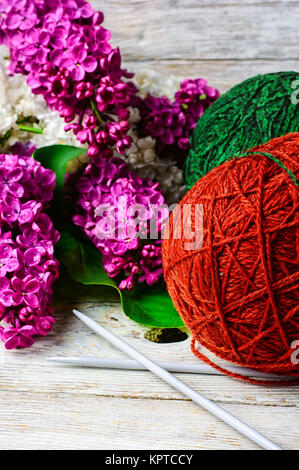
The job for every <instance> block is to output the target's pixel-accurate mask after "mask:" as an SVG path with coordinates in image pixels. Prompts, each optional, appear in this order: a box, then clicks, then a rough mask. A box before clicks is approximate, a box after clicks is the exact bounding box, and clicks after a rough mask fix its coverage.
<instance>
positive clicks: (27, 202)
mask: <svg viewBox="0 0 299 470" xmlns="http://www.w3.org/2000/svg"><path fill="white" fill-rule="evenodd" d="M0 167H1V186H0V321H4V322H5V323H6V324H8V326H6V327H3V326H0V338H1V339H2V340H3V341H4V343H5V347H6V348H7V349H13V348H16V347H29V346H31V345H32V344H33V342H34V336H37V335H45V334H48V333H49V332H50V331H51V329H52V326H53V323H54V322H55V320H54V317H53V310H52V308H51V307H50V303H51V302H52V296H53V283H54V281H55V280H56V279H57V277H58V261H57V260H56V259H55V258H54V257H53V255H54V244H55V243H56V242H57V241H58V239H59V234H58V232H57V231H56V230H55V229H54V227H53V223H52V221H51V220H50V218H49V216H48V215H47V214H46V213H45V212H44V210H45V209H46V208H47V203H48V201H50V200H51V199H52V197H53V189H54V186H55V175H54V173H53V172H52V171H50V170H47V169H45V168H43V167H42V166H41V165H40V163H39V162H37V161H36V160H34V159H33V158H31V157H28V156H18V155H8V154H0ZM12 185H14V186H12ZM16 185H17V186H16ZM12 187H13V188H14V189H15V192H13V191H12Z"/></svg>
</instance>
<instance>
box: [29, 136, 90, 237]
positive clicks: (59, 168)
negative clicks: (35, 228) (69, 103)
mask: <svg viewBox="0 0 299 470" xmlns="http://www.w3.org/2000/svg"><path fill="white" fill-rule="evenodd" d="M85 152H86V149H83V148H79V147H72V146H71V145H49V146H48V147H41V148H38V149H37V150H35V152H34V154H33V158H35V160H38V161H39V162H40V163H41V164H42V165H43V166H44V167H45V168H49V169H50V170H53V171H54V173H55V174H56V187H55V191H54V197H53V202H52V204H51V206H52V213H51V216H52V217H53V220H54V222H55V225H56V226H58V225H60V224H61V222H62V221H63V220H64V213H63V210H64V209H63V208H64V183H65V173H66V166H67V164H68V162H69V161H70V160H73V158H76V157H79V156H80V155H82V154H83V153H85ZM59 228H60V227H59Z"/></svg>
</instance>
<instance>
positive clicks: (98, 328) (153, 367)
mask: <svg viewBox="0 0 299 470" xmlns="http://www.w3.org/2000/svg"><path fill="white" fill-rule="evenodd" d="M73 312H74V314H75V315H76V316H77V317H78V318H79V319H80V320H82V321H83V323H85V324H86V325H87V326H88V327H89V328H91V329H92V330H94V331H95V332H96V333H98V334H99V335H100V336H102V337H103V338H105V339H106V340H108V341H109V342H110V343H112V344H114V346H116V347H118V348H119V349H121V351H123V352H125V353H126V354H128V356H130V357H132V358H133V359H135V360H136V361H138V362H139V363H140V364H142V365H143V366H144V367H146V368H147V369H148V370H150V371H151V372H153V373H154V374H155V375H157V376H158V377H160V378H161V379H163V380H165V382H167V383H168V384H169V385H172V386H173V387H174V388H175V389H176V390H178V391H179V392H181V393H182V394H183V395H186V396H187V397H188V398H190V399H191V400H193V401H194V402H195V403H197V404H198V405H200V406H201V407H202V408H204V409H205V410H207V411H210V413H212V414H213V415H215V416H217V417H218V418H220V419H221V420H222V421H224V422H225V423H226V424H229V425H230V426H231V427H232V428H234V429H236V430H237V431H239V432H240V433H241V434H243V435H244V436H246V437H248V438H249V439H251V440H252V441H253V442H255V443H256V444H258V445H259V446H261V447H262V448H263V449H267V450H282V449H281V447H279V446H278V445H277V444H275V443H274V442H272V441H270V440H269V439H267V438H266V437H265V436H263V435H262V434H260V433H259V432H257V431H255V430H254V429H253V428H251V427H250V426H248V425H247V424H245V423H243V422H242V421H240V420H239V419H238V418H236V417H235V416H233V415H231V414H230V413H228V412H227V411H225V410H224V409H223V408H221V407H220V406H218V405H216V403H213V402H212V401H210V400H208V399H207V398H205V397H204V396H203V395H201V394H200V393H198V392H196V391H195V390H193V388H191V387H189V385H186V384H185V383H184V382H181V381H180V380H179V379H177V378H176V377H174V376H173V375H172V374H170V373H169V372H167V371H166V370H165V369H163V368H162V367H160V366H158V364H155V363H154V362H153V361H151V360H150V359H148V358H147V357H146V356H144V355H143V354H142V353H140V352H139V351H137V350H136V349H134V348H132V346H130V345H129V344H128V343H126V342H125V341H123V340H122V339H120V338H119V337H117V336H115V335H114V334H113V333H111V332H110V331H109V330H107V329H106V328H104V327H103V326H102V325H100V324H99V323H97V322H95V321H94V320H92V319H91V318H89V317H88V316H87V315H85V314H84V313H81V312H79V311H78V310H73Z"/></svg>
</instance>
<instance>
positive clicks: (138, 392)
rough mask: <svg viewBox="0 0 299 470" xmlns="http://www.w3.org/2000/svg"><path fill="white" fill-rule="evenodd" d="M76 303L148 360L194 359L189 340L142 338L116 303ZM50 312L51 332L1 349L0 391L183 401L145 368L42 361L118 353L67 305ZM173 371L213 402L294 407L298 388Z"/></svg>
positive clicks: (194, 360)
mask: <svg viewBox="0 0 299 470" xmlns="http://www.w3.org/2000/svg"><path fill="white" fill-rule="evenodd" d="M76 306H77V307H78V308H80V309H82V310H84V311H85V312H87V313H88V314H89V315H90V316H91V317H92V318H94V319H96V320H97V321H100V322H101V324H103V325H105V326H107V327H109V329H111V331H113V332H114V333H115V334H117V335H119V336H122V337H124V338H125V340H126V341H128V342H129V343H130V344H131V345H132V346H133V347H136V348H137V349H139V350H140V351H142V352H144V353H145V354H147V355H148V356H149V357H151V358H153V359H154V360H157V361H158V360H177V361H185V362H197V361H198V360H197V358H195V357H194V356H193V354H192V353H191V351H190V343H189V340H187V341H184V342H181V343H171V344H155V343H151V342H149V341H147V340H145V339H144V337H143V334H144V331H145V330H146V328H144V327H142V326H139V325H137V324H135V323H133V322H130V321H128V320H127V319H126V318H125V316H124V315H123V314H122V312H121V308H120V306H119V304H118V303H108V302H107V303H102V304H100V305H97V306H94V305H91V304H90V303H89V302H88V303H86V302H85V303H81V304H80V303H78V304H77V305H76ZM56 317H57V327H56V328H55V331H54V333H53V334H52V335H51V336H49V337H46V338H44V339H41V340H40V341H38V342H37V343H36V345H34V347H33V348H31V349H30V350H20V351H5V350H4V349H3V348H1V350H0V363H2V364H3V365H4V364H5V367H3V369H2V371H1V372H0V393H1V390H2V391H3V390H5V391H9V390H10V391H11V392H12V396H13V393H14V392H15V391H17V392H24V393H29V392H30V391H34V390H35V391H37V390H38V391H40V392H43V393H44V394H48V396H49V399H51V397H53V394H54V395H55V393H56V392H67V393H69V394H72V395H76V394H82V395H95V396H98V397H104V396H110V397H116V398H121V397H131V398H153V399H161V400H169V399H171V400H180V401H182V400H186V399H185V397H182V396H181V395H180V394H179V393H178V392H176V391H175V390H173V389H172V388H171V387H170V386H168V385H167V384H165V383H164V382H163V381H161V380H160V379H158V378H156V377H154V376H153V375H152V374H150V373H147V372H142V371H138V372H137V371H136V372H134V371H133V372H132V371H117V370H104V369H88V368H72V367H65V366H57V365H55V364H52V363H49V362H47V361H46V358H47V357H49V356H55V355H98V356H100V357H124V356H122V354H121V353H120V352H119V351H117V350H115V349H114V348H113V347H112V346H110V345H109V344H108V343H107V342H106V341H105V340H103V339H101V338H99V337H98V336H97V335H96V334H94V333H93V332H92V331H91V330H89V329H88V328H86V327H85V326H84V325H83V324H82V323H81V322H80V321H79V320H78V319H77V318H76V317H75V316H73V315H72V314H71V309H70V307H67V306H66V304H65V303H62V304H60V305H57V307H56ZM178 376H179V377H180V378H181V379H182V380H184V381H185V382H186V383H188V384H189V385H191V386H192V387H193V388H194V389H195V390H198V391H199V392H201V393H203V394H205V395H206V396H207V397H209V398H210V399H212V400H215V401H219V402H223V403H229V404H241V403H244V404H247V405H265V406H270V405H272V406H279V407H297V406H298V390H299V388H298V387H275V388H269V387H260V386H255V385H251V384H247V383H245V382H241V381H237V380H233V379H231V378H229V377H221V376H209V375H208V376H207V375H195V374H194V375H193V374H178ZM36 384H38V389H36V386H37V385H36Z"/></svg>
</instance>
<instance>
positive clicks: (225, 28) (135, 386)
mask: <svg viewBox="0 0 299 470" xmlns="http://www.w3.org/2000/svg"><path fill="white" fill-rule="evenodd" d="M92 4H93V5H94V6H97V7H98V8H99V9H101V10H102V11H104V13H105V14H106V22H105V24H106V26H107V27H108V28H109V29H111V30H112V35H113V44H114V45H120V47H121V50H122V53H123V57H124V60H125V62H126V64H127V65H128V67H129V68H130V69H134V70H137V69H138V68H142V67H148V68H152V69H154V70H156V71H158V72H159V73H161V75H162V76H165V77H166V76H167V75H168V74H169V73H172V74H178V75H181V76H183V77H187V76H188V77H189V76H191V77H196V76H203V77H206V78H207V79H208V80H209V82H210V84H211V85H213V86H216V87H218V88H219V89H220V91H221V92H223V91H225V90H227V89H228V88H229V87H231V86H232V85H234V84H235V83H237V82H239V81H241V80H243V79H245V78H247V77H250V76H251V75H254V74H257V73H264V72H271V71H272V72H274V71H279V70H291V69H295V70H296V69H298V68H299V47H298V46H299V41H298V39H299V30H298V24H299V2H298V1H297V0H289V1H284V0H281V1H274V0H247V1H246V2H245V1H241V0H239V1H237V0H231V1H230V0H215V2H212V1H210V0H189V1H187V0H183V1H180V0H178V1H177V0H168V1H167V0H151V1H150V2H149V1H146V0H129V1H128V0H106V1H105V2H101V1H99V0H96V1H93V2H92ZM107 298H108V299H109V300H107ZM103 299H105V300H103ZM74 307H77V308H79V309H81V310H82V311H84V312H85V313H87V314H89V315H90V316H91V317H93V318H95V319H96V320H97V321H100V322H102V323H103V324H104V325H105V326H107V327H109V328H110V329H111V330H112V331H113V332H114V333H116V334H118V335H120V336H122V337H124V338H125V339H126V340H128V341H129V342H130V344H132V345H133V346H136V348H138V349H139V350H140V351H143V352H144V353H146V354H148V355H149V356H150V357H151V358H153V359H156V360H158V359H160V360H162V359H163V360H182V361H196V359H195V358H194V357H193V356H192V354H191V353H190V351H189V340H187V341H184V342H181V343H173V344H168V345H165V344H154V343H151V342H149V341H147V340H146V339H144V332H145V331H146V328H143V327H140V326H138V325H136V324H135V323H132V322H130V321H129V320H127V319H126V318H125V317H124V315H123V313H122V311H121V308H120V304H119V302H118V301H117V297H115V296H113V294H112V293H111V292H110V291H109V292H108V291H107V290H105V289H103V288H88V289H87V288H84V287H83V286H79V287H78V286H77V285H75V284H72V283H68V285H62V283H60V286H58V288H57V291H56V317H57V325H56V327H55V330H54V332H53V334H51V335H50V336H49V337H47V338H44V339H41V340H39V341H37V342H36V344H35V346H34V347H33V348H32V349H30V350H22V351H13V352H8V351H5V350H4V349H3V347H1V349H0V363H1V366H2V367H1V368H0V448H2V449H7V448H10V449H22V448H29V449H40V448H46V449H136V448H138V449H254V448H256V446H255V445H254V444H252V443H251V442H249V441H248V440H247V439H245V438H243V437H241V436H240V435H239V434H238V433H236V432H235V431H233V430H232V429H230V428H229V427H228V426H226V425H225V424H223V423H222V422H220V421H218V420H217V419H216V418H214V417H213V416H211V415H210V414H209V413H207V412H205V411H203V410H201V409H200V408H199V407H198V406H196V405H194V404H193V403H191V402H190V401H188V400H187V399H185V398H184V397H182V396H180V395H179V394H178V393H177V392H176V391H174V390H173V389H172V388H170V387H169V386H167V385H166V384H165V383H163V382H162V381H161V380H159V379H158V378H155V377H154V376H152V375H151V374H150V373H148V372H141V371H138V372H132V371H116V370H99V369H83V368H82V369H77V368H72V367H61V366H56V365H52V364H49V363H48V362H47V361H46V358H47V357H48V356H54V355H71V354H74V355H83V354H84V355H91V354H94V355H96V354H98V355H101V356H102V357H122V356H121V353H119V352H118V351H117V350H115V349H113V348H112V347H111V346H109V345H108V344H107V343H105V341H104V340H101V339H100V338H99V337H98V336H96V335H94V334H93V333H91V332H90V331H89V330H88V329H87V328H85V326H84V325H83V324H81V323H80V322H79V320H77V319H76V318H75V317H74V316H73V315H72V314H71V310H72V308H74ZM178 376H179V377H180V378H181V379H182V380H184V381H185V382H186V383H188V384H189V385H191V386H192V387H194V388H195V389H196V390H198V391H199V392H202V393H203V394H205V395H206V396H207V397H208V398H211V399H212V400H215V401H216V402H217V403H219V404H221V405H223V407H224V408H226V409H227V410H228V411H230V412H232V413H233V414H235V415H236V416H238V417H239V418H241V419H243V420H244V421H246V422H247V423H248V424H250V425H252V426H253V427H255V428H256V429H257V430H259V431H260V432H262V433H264V434H265V435H266V436H267V437H269V438H270V439H273V440H274V441H275V442H277V443H278V444H279V445H281V446H282V447H284V448H286V449H295V448H299V410H298V387H281V388H280V387H277V388H265V387H259V386H254V385H249V384H247V383H243V382H240V381H236V380H232V379H231V378H228V377H220V376H212V375H211V376H204V375H202V376H198V375H191V374H178Z"/></svg>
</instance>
